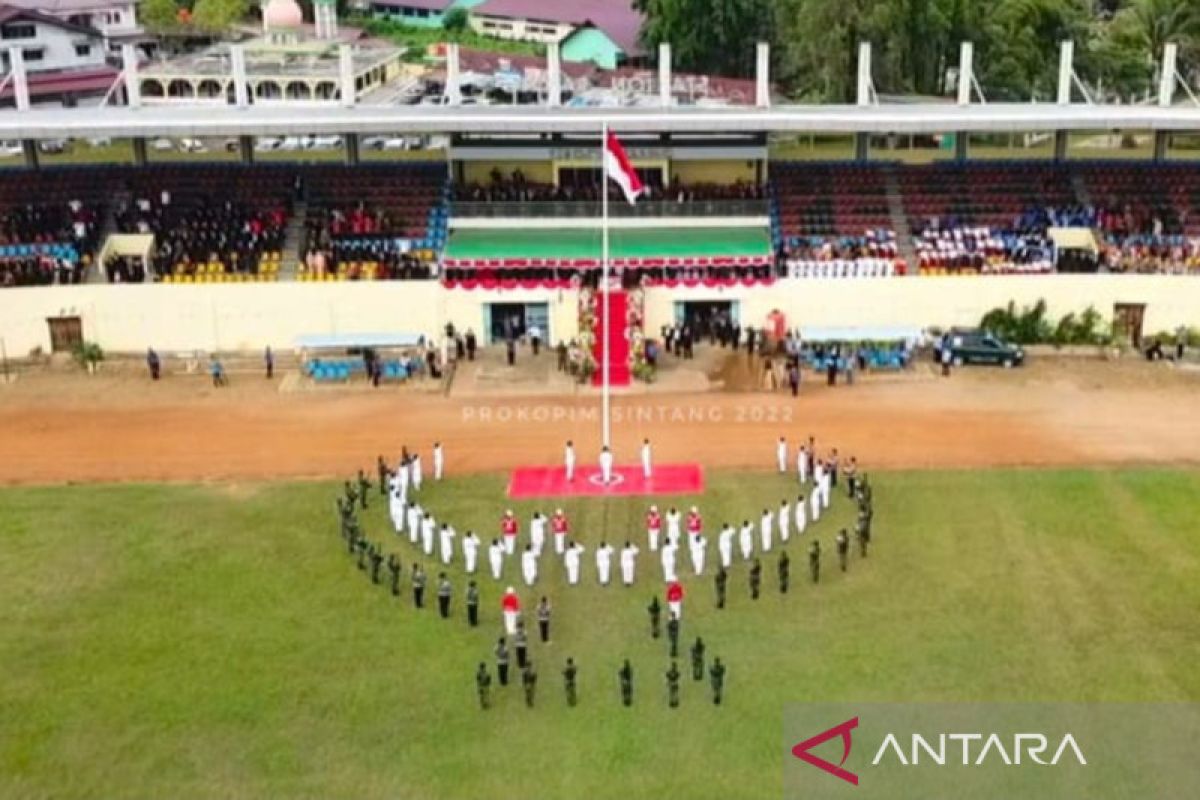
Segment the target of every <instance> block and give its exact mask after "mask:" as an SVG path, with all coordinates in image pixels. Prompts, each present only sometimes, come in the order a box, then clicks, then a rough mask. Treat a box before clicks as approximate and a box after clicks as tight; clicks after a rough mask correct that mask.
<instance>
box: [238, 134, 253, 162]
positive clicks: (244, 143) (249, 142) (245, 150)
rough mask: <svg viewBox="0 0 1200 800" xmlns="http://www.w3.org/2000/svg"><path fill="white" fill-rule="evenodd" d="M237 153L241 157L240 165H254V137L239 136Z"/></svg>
mask: <svg viewBox="0 0 1200 800" xmlns="http://www.w3.org/2000/svg"><path fill="white" fill-rule="evenodd" d="M238 153H239V154H240V155H241V157H242V163H243V164H246V165H247V166H249V165H250V164H253V163H254V137H253V136H239V137H238Z"/></svg>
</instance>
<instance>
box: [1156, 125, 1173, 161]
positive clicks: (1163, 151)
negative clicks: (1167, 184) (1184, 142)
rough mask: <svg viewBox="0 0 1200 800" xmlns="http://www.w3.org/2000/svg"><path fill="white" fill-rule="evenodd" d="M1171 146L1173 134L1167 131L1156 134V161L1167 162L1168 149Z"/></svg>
mask: <svg viewBox="0 0 1200 800" xmlns="http://www.w3.org/2000/svg"><path fill="white" fill-rule="evenodd" d="M1170 146H1171V134H1170V133H1168V132H1167V131H1155V132H1154V160H1155V161H1166V160H1167V148H1169V147H1170Z"/></svg>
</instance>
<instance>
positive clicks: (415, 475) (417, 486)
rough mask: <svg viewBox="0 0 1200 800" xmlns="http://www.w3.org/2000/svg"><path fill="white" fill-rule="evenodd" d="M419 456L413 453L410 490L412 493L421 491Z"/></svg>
mask: <svg viewBox="0 0 1200 800" xmlns="http://www.w3.org/2000/svg"><path fill="white" fill-rule="evenodd" d="M421 478H422V475H421V454H420V453H413V457H412V488H413V491H414V492H419V491H421Z"/></svg>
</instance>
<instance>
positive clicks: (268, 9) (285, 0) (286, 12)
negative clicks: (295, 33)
mask: <svg viewBox="0 0 1200 800" xmlns="http://www.w3.org/2000/svg"><path fill="white" fill-rule="evenodd" d="M303 24H304V12H303V11H301V10H300V4H299V3H297V2H296V0H268V2H267V3H266V5H264V6H263V27H265V28H266V29H267V30H279V29H280V28H299V27H300V26H301V25H303Z"/></svg>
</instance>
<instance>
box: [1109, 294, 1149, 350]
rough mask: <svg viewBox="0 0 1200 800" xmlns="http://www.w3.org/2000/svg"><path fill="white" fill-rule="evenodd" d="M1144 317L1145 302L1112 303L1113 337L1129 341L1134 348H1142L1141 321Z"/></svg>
mask: <svg viewBox="0 0 1200 800" xmlns="http://www.w3.org/2000/svg"><path fill="white" fill-rule="evenodd" d="M1145 318H1146V304H1145V303H1114V304H1113V336H1114V338H1116V339H1118V340H1119V341H1125V342H1129V343H1130V344H1132V345H1133V347H1134V348H1135V349H1137V350H1140V349H1141V348H1142V323H1143V321H1144V320H1145Z"/></svg>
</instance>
